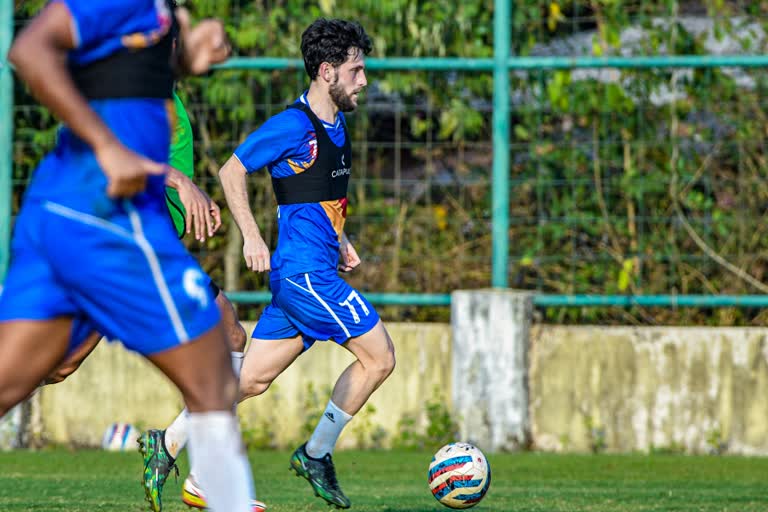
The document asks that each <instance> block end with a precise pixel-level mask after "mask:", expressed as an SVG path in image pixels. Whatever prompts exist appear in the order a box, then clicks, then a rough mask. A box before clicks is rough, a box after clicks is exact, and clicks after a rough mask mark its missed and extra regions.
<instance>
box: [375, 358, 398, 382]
mask: <svg viewBox="0 0 768 512" xmlns="http://www.w3.org/2000/svg"><path fill="white" fill-rule="evenodd" d="M394 370H395V351H394V350H389V351H387V352H386V354H385V355H384V356H382V357H379V358H377V359H376V360H375V362H374V364H373V372H374V375H375V378H376V380H377V381H378V382H384V381H385V380H386V378H387V377H389V376H390V375H392V372H393V371H394Z"/></svg>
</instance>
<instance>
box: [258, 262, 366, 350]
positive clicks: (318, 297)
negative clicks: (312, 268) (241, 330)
mask: <svg viewBox="0 0 768 512" xmlns="http://www.w3.org/2000/svg"><path fill="white" fill-rule="evenodd" d="M270 287H271V289H272V302H271V303H270V304H269V305H268V306H267V307H266V308H264V312H263V313H262V315H261V318H259V321H258V323H257V324H256V328H255V329H254V330H253V335H252V337H253V338H256V339H262V340H279V339H286V338H294V337H296V336H298V335H301V336H302V338H303V339H304V350H307V349H309V348H310V347H311V346H312V344H314V342H315V341H325V340H333V341H335V342H336V343H339V344H341V343H344V342H345V341H347V340H348V339H350V338H356V337H358V336H361V335H363V334H365V333H367V332H368V331H370V330H371V329H373V328H374V327H375V326H376V324H377V323H378V322H379V314H378V313H376V310H375V309H374V308H373V306H372V305H371V303H370V302H368V300H366V298H365V297H363V296H362V295H361V294H360V293H359V292H358V291H357V290H355V289H354V288H352V287H351V286H350V285H349V284H347V282H346V281H344V279H342V278H341V277H339V275H338V273H336V271H335V270H327V271H320V272H308V273H306V274H298V275H295V276H291V277H286V278H283V279H276V280H273V281H271V282H270Z"/></svg>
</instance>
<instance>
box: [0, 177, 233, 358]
mask: <svg viewBox="0 0 768 512" xmlns="http://www.w3.org/2000/svg"><path fill="white" fill-rule="evenodd" d="M62 172H64V170H62ZM159 204H160V206H162V208H160V207H158V208H152V207H148V208H141V209H139V208H137V207H135V206H134V205H133V203H132V202H131V201H123V202H122V203H118V204H117V205H116V208H115V209H114V210H113V211H112V212H110V214H109V215H108V216H105V217H99V216H96V215H91V214H86V213H82V212H79V211H77V210H74V209H71V208H68V207H66V206H62V205H60V204H58V203H53V202H37V201H27V202H26V203H25V205H24V207H23V208H22V211H21V213H20V214H19V217H18V219H17V220H16V226H15V228H14V236H13V241H12V243H11V266H10V268H9V271H8V275H7V277H6V280H5V283H4V287H3V291H2V294H0V321H8V320H47V319H51V318H56V317H60V316H71V317H73V318H74V319H75V325H73V332H72V341H73V344H72V345H71V346H70V349H74V343H80V342H82V341H83V339H84V337H85V336H87V334H88V332H90V331H91V330H97V331H99V332H100V333H101V334H103V335H104V336H106V337H107V338H109V339H119V340H120V341H121V342H122V343H123V344H124V345H125V346H126V347H127V348H129V349H131V350H135V351H136V352H139V353H140V354H143V355H150V354H154V353H157V352H162V351H164V350H167V349H170V348H173V347H175V346H178V345H180V344H182V343H185V342H187V341H189V340H193V339H195V338H197V337H199V336H201V335H202V334H204V333H205V332H207V331H208V330H210V329H211V328H213V327H214V326H215V325H216V324H217V323H218V322H219V319H220V315H219V309H218V307H217V306H216V303H215V300H214V297H213V295H212V293H211V291H210V289H209V287H208V283H209V278H208V277H207V275H206V274H205V273H204V272H203V271H202V270H201V269H200V266H199V265H198V264H197V262H196V261H195V260H194V259H193V258H192V256H190V255H189V253H188V252H187V250H186V249H185V248H184V245H183V244H182V243H181V241H179V240H178V238H177V237H176V233H175V230H174V228H173V224H172V223H171V221H170V219H169V218H168V213H167V211H165V210H164V205H163V204H162V203H159Z"/></svg>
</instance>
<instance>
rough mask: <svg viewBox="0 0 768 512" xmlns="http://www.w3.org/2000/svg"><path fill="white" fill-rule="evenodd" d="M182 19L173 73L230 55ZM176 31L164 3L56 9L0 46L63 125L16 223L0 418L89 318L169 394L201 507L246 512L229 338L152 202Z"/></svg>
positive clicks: (0, 299)
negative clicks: (182, 427)
mask: <svg viewBox="0 0 768 512" xmlns="http://www.w3.org/2000/svg"><path fill="white" fill-rule="evenodd" d="M180 21H181V22H182V23H181V41H182V51H181V52H178V53H179V59H178V67H179V68H180V69H181V70H184V71H186V72H191V73H196V74H200V73H204V72H205V71H207V69H208V68H209V67H210V65H211V64H214V63H217V62H221V61H223V60H225V59H226V58H227V56H228V54H229V46H228V44H227V42H226V36H225V33H224V30H223V26H222V24H221V23H220V22H218V21H215V20H205V21H203V22H201V23H199V24H198V25H197V26H196V27H194V28H190V27H189V24H188V19H187V18H186V16H183V17H181V20H180ZM173 23H174V12H173V10H172V9H171V6H170V4H169V3H166V2H165V1H164V0H138V1H136V0H130V1H129V0H116V1H113V2H93V1H87V0H54V1H52V2H50V3H49V4H48V5H47V6H46V7H45V8H44V9H43V10H42V11H41V13H40V14H39V15H38V16H37V17H36V18H35V19H34V20H32V22H31V23H30V24H29V25H28V26H27V27H26V28H25V29H24V30H23V31H22V32H21V33H20V34H19V36H18V37H17V39H16V41H15V43H14V44H13V47H12V48H11V51H10V53H9V56H8V58H9V60H10V61H11V62H12V63H13V64H14V65H15V67H16V70H17V72H18V74H19V76H20V77H21V78H22V80H23V81H25V82H26V83H27V84H28V85H29V87H30V89H31V90H32V92H33V93H34V94H35V95H36V96H37V98H38V99H39V100H40V101H41V102H42V103H43V104H45V105H46V106H47V107H49V108H50V109H51V111H52V112H53V113H54V114H56V115H57V116H58V117H59V118H60V119H61V120H62V121H63V123H64V125H65V126H64V127H63V128H62V129H61V131H60V133H59V138H58V141H57V144H56V148H55V149H54V150H53V152H51V153H50V154H48V155H47V156H46V157H45V159H44V160H43V161H42V162H41V163H40V165H39V166H38V168H37V169H36V171H35V175H34V178H33V180H32V183H31V184H30V186H29V188H28V189H27V192H26V195H25V199H24V203H23V205H22V209H21V211H20V213H19V217H18V218H17V221H16V225H15V228H14V236H13V241H12V246H11V247H12V255H11V266H10V269H9V272H8V276H7V278H6V281H5V286H4V288H3V292H2V295H0V416H2V415H3V414H5V413H6V412H7V411H8V410H9V409H10V408H11V407H13V406H14V405H16V404H17V403H19V402H20V401H21V400H23V399H24V398H26V397H27V396H28V395H29V393H30V392H32V391H33V390H34V388H35V387H36V386H37V384H38V383H39V382H41V381H42V379H43V378H44V377H45V376H46V375H48V374H49V373H50V371H51V370H52V369H53V368H54V367H55V366H56V365H57V364H59V363H60V362H61V361H62V360H63V359H64V357H65V356H66V354H67V352H68V351H70V350H71V349H73V348H75V347H73V346H72V345H73V344H74V343H77V342H78V341H82V338H81V337H79V336H73V335H72V334H73V333H72V326H73V323H74V322H75V320H77V321H78V322H91V323H92V324H93V325H94V326H96V328H97V329H98V331H100V332H102V333H104V334H105V335H106V336H108V337H109V338H111V339H120V340H121V341H122V342H123V344H124V345H125V346H126V347H128V348H130V349H132V350H135V351H137V352H139V353H141V354H142V355H144V356H146V357H147V358H148V359H149V360H150V361H151V362H152V363H153V364H155V365H156V366H157V367H158V368H159V369H160V370H161V371H163V372H164V373H165V374H166V375H167V376H168V377H169V378H170V379H171V381H173V382H174V383H175V384H176V385H177V386H178V388H179V389H180V391H181V392H182V394H183V396H184V400H185V402H186V405H187V408H188V410H189V411H190V413H189V445H190V458H191V459H192V460H193V461H195V462H196V467H197V468H199V469H198V477H199V479H200V481H201V483H202V484H203V485H204V486H205V488H206V490H207V492H208V494H209V501H210V508H211V509H212V510H214V511H215V512H233V511H235V512H246V511H250V510H251V507H250V498H251V496H252V494H253V484H252V480H251V474H250V467H249V464H248V460H247V458H246V456H245V454H244V453H243V450H242V440H241V437H240V432H239V427H238V424H237V420H236V418H235V416H234V414H233V413H232V404H233V403H234V400H235V398H236V394H237V381H236V379H235V376H234V373H233V372H232V367H231V364H230V357H229V343H228V341H227V339H226V334H225V333H224V331H223V329H222V327H221V322H220V314H219V311H218V308H217V307H216V305H215V302H214V300H213V297H212V295H211V293H210V291H209V290H208V289H207V287H206V286H205V285H204V284H203V283H204V280H205V277H204V274H203V272H202V271H201V270H200V268H199V266H198V265H197V263H196V262H195V261H194V260H193V259H192V257H191V256H190V255H189V254H188V253H187V252H186V250H185V249H184V246H183V245H182V244H181V242H180V241H179V240H178V238H177V237H176V233H175V232H174V230H173V226H172V224H171V223H170V222H169V221H168V213H167V208H166V206H165V204H164V190H165V186H164V185H165V176H164V174H165V172H166V167H167V166H166V164H164V163H159V162H166V161H167V159H168V147H169V145H170V132H171V130H170V127H171V123H172V122H173V119H172V115H170V113H171V112H173V110H172V103H171V101H170V100H171V93H172V86H173V82H174V70H173V67H172V65H171V49H172V40H171V39H172V37H171V30H170V29H171V26H172V24H173ZM137 128H140V129H137ZM42 340H44V341H42Z"/></svg>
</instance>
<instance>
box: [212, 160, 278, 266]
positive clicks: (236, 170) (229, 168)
mask: <svg viewBox="0 0 768 512" xmlns="http://www.w3.org/2000/svg"><path fill="white" fill-rule="evenodd" d="M246 174H247V171H246V169H245V166H244V165H243V164H242V163H241V162H240V160H239V159H238V158H237V157H236V156H235V155H232V156H231V157H229V160H227V162H226V163H225V164H224V166H223V167H222V168H221V170H219V179H220V180H221V186H222V188H223V189H224V197H226V199H227V206H228V207H229V210H230V211H231V212H232V216H233V217H234V218H235V222H236V223H237V227H238V228H240V232H241V233H242V234H243V257H244V258H245V263H246V265H248V268H249V269H251V270H255V271H257V272H264V271H266V270H269V269H270V266H269V248H268V247H267V244H266V243H264V239H263V238H262V237H261V232H260V231H259V226H258V225H257V224H256V219H254V218H253V213H251V208H250V206H249V203H248V189H247V188H246V184H245V175H246Z"/></svg>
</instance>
